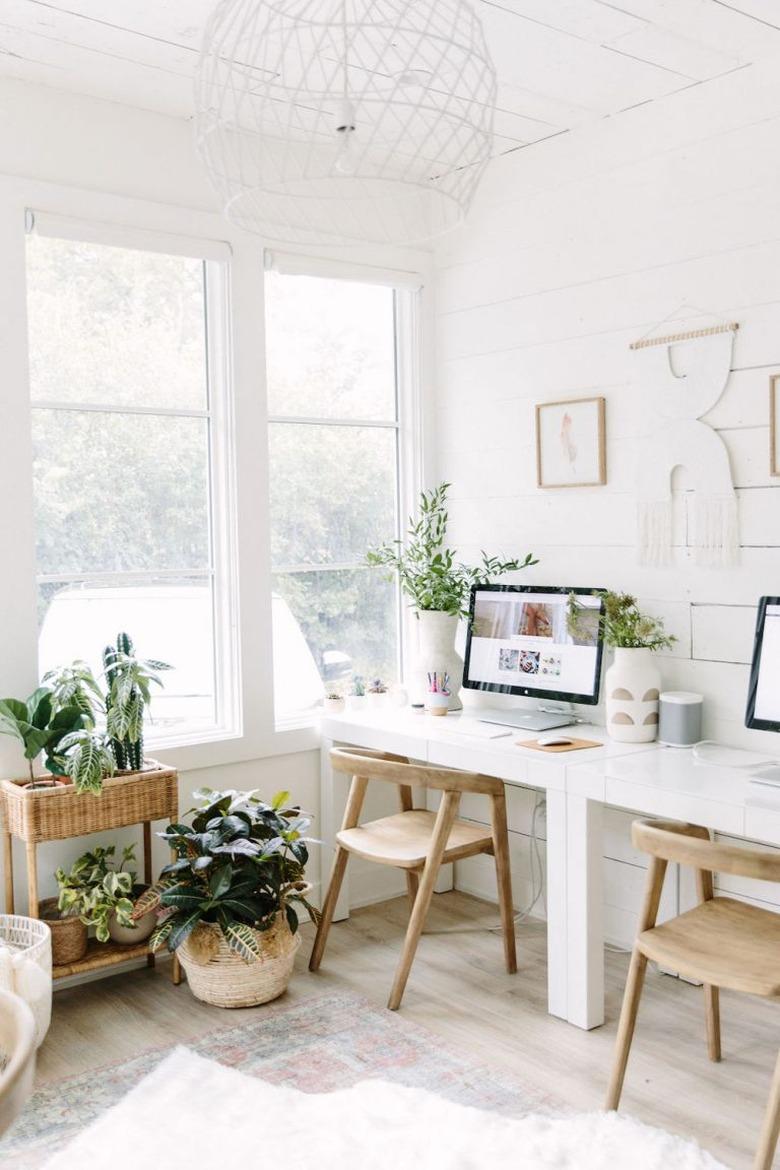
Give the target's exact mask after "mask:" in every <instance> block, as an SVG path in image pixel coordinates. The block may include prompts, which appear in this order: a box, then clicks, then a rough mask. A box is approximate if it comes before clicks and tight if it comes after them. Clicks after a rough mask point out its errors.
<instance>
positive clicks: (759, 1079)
mask: <svg viewBox="0 0 780 1170" xmlns="http://www.w3.org/2000/svg"><path fill="white" fill-rule="evenodd" d="M407 917H408V901H407V899H406V898H397V899H394V900H393V901H391V902H385V903H382V904H380V905H377V906H370V907H367V908H365V909H362V910H358V911H356V912H355V913H353V915H352V917H351V918H350V919H349V920H348V921H346V922H339V923H336V924H335V925H334V926H333V929H332V931H331V935H330V939H329V944H328V950H327V953H326V955H325V960H324V962H323V965H322V968H321V969H320V971H319V973H318V974H316V975H311V974H309V972H308V971H307V970H306V966H307V963H308V958H309V950H310V948H311V943H312V940H313V937H314V932H313V929H312V928H311V926H309V925H306V926H304V927H303V931H304V936H305V937H304V945H303V946H302V947H301V949H300V951H299V954H298V958H297V963H296V977H295V979H294V981H293V983H292V985H291V988H290V991H289V993H288V994H289V996H290V998H291V999H295V1000H300V999H304V998H305V997H307V996H313V995H321V994H323V992H326V991H330V990H334V991H335V990H339V989H345V988H351V989H352V990H354V991H356V992H358V993H359V994H361V995H363V996H364V997H365V998H366V999H368V1000H370V1001H371V1002H372V1003H376V1004H377V1006H384V1003H385V1001H386V999H387V994H388V991H389V988H390V984H391V982H392V977H393V971H394V969H395V964H396V961H397V958H398V955H399V953H400V947H401V943H402V940H403V936H404V931H405V927H406V922H407ZM484 924H495V925H498V914H497V911H496V909H495V907H493V906H490V905H487V904H486V903H484V902H480V901H478V900H477V899H475V898H471V897H469V896H468V895H466V894H462V893H456V892H450V893H446V894H438V895H436V896H435V897H434V900H433V905H432V907H431V913H430V917H429V924H428V929H427V930H426V932H425V933H424V934H423V937H422V939H421V942H420V946H419V949H418V952H417V956H416V959H415V963H414V966H413V968H412V973H411V977H410V980H409V984H408V987H407V990H406V995H405V997H404V1002H403V1005H402V1008H401V1012H400V1014H401V1016H402V1017H405V1018H407V1019H410V1020H413V1021H415V1022H416V1023H418V1024H420V1025H422V1026H423V1027H426V1028H428V1029H429V1030H430V1031H432V1032H434V1033H436V1034H437V1035H440V1036H441V1037H442V1038H443V1039H444V1040H445V1041H446V1042H447V1043H448V1044H449V1045H451V1046H452V1047H454V1048H455V1049H457V1050H459V1051H460V1052H461V1053H462V1054H464V1055H466V1056H470V1057H471V1058H472V1059H473V1060H475V1061H479V1062H485V1063H487V1064H489V1065H494V1066H501V1067H503V1068H506V1069H508V1070H509V1071H510V1072H512V1073H513V1074H514V1075H515V1076H516V1077H517V1078H518V1079H520V1080H522V1081H524V1082H526V1083H528V1084H529V1085H532V1086H533V1087H535V1088H537V1089H539V1090H540V1091H541V1092H543V1093H545V1094H547V1095H549V1096H551V1097H554V1098H556V1099H558V1100H560V1101H562V1102H563V1103H564V1104H565V1105H567V1106H569V1107H571V1108H574V1109H582V1110H590V1109H598V1108H600V1107H601V1104H602V1101H603V1098H604V1092H605V1087H606V1083H607V1078H608V1075H609V1069H610V1064H611V1060H612V1050H613V1045H614V1040H615V1031H616V1025H617V1017H618V1012H619V1009H620V1001H621V996H622V990H623V984H624V982H625V976H626V971H627V967H628V956H627V955H624V954H618V953H615V952H611V951H610V952H608V953H607V957H606V967H607V980H606V984H607V1023H606V1024H605V1025H604V1027H603V1028H599V1029H597V1030H595V1031H593V1032H582V1031H580V1030H578V1029H576V1028H572V1027H571V1026H570V1025H568V1024H566V1023H563V1022H562V1021H560V1020H556V1019H553V1018H552V1017H551V1016H548V1015H547V1008H546V999H547V989H546V937H545V929H544V926H543V924H541V923H538V922H529V923H527V924H523V925H521V926H519V927H518V936H517V941H518V947H517V950H518V972H517V974H516V975H508V974H506V972H505V970H504V962H503V952H502V943H501V935H500V933H499V932H498V931H496V932H494V933H489V932H487V931H486V930H483V929H474V928H475V927H480V926H482V925H484ZM701 1000H702V989H701V988H700V987H694V986H692V985H690V984H688V983H683V982H681V981H679V980H677V979H673V978H670V977H668V976H664V975H660V974H658V973H657V972H656V971H653V970H650V971H649V972H648V976H647V982H646V986H645V992H644V995H643V998H642V1003H641V1006H640V1010H639V1019H638V1023H637V1030H636V1036H635V1040H634V1044H633V1049H632V1052H631V1058H630V1060H629V1064H628V1073H627V1076H626V1084H625V1090H624V1093H623V1099H622V1104H621V1108H622V1109H623V1110H625V1111H626V1112H630V1113H632V1114H634V1115H635V1116H636V1117H638V1118H640V1119H641V1120H642V1121H645V1122H647V1123H648V1124H651V1125H658V1126H661V1127H663V1128H665V1129H668V1130H671V1131H673V1132H675V1133H679V1134H682V1135H684V1136H688V1137H695V1138H696V1139H697V1140H698V1141H700V1142H701V1144H702V1145H703V1146H704V1147H705V1148H707V1149H709V1150H710V1151H711V1152H712V1153H713V1154H714V1155H715V1156H716V1157H719V1158H721V1159H722V1160H723V1161H724V1162H725V1163H726V1164H727V1165H729V1166H730V1167H733V1170H747V1167H749V1166H750V1163H751V1158H752V1153H753V1150H754V1149H755V1146H756V1143H757V1140H758V1134H759V1130H760V1126H761V1120H762V1116H763V1112H764V1106H765V1103H766V1099H767V1095H768V1093H769V1087H770V1082H771V1078H772V1072H773V1069H774V1065H775V1060H776V1057H777V1045H778V1035H780V1006H779V1005H777V1004H776V1003H770V1002H767V1001H763V1000H758V999H753V998H751V997H748V996H744V995H736V994H732V993H724V994H723V996H722V1000H721V1012H722V1019H723V1062H722V1063H721V1064H713V1063H711V1062H710V1061H708V1060H707V1052H706V1044H705V1036H704V1015H703V1006H702V1002H701ZM260 1010H262V1009H257V1008H254V1009H252V1008H250V1009H242V1010H237V1011H225V1010H221V1009H219V1008H211V1007H208V1006H206V1005H205V1004H201V1003H199V1002H198V1001H197V1000H195V999H193V997H192V996H191V995H190V994H189V992H188V990H187V987H186V985H182V986H181V987H178V988H177V987H174V986H172V984H171V983H170V980H169V979H168V978H167V971H166V969H165V964H161V969H160V970H158V971H157V972H155V971H153V970H148V969H146V968H143V969H141V970H135V971H131V972H129V973H125V974H117V975H114V976H112V977H110V978H107V979H103V980H101V981H100V982H95V983H90V984H85V985H82V986H79V987H71V988H67V989H63V990H61V991H58V992H57V993H56V995H55V1007H54V1019H53V1023H52V1028H51V1032H50V1034H49V1037H48V1038H47V1040H46V1043H45V1045H44V1047H43V1048H42V1050H41V1052H40V1056H39V1071H38V1075H39V1078H40V1079H41V1080H50V1079H52V1078H60V1077H64V1076H69V1075H71V1074H73V1073H77V1072H80V1071H86V1070H89V1069H92V1068H96V1067H99V1066H101V1065H105V1064H109V1063H113V1062H115V1061H120V1060H123V1059H126V1058H128V1057H130V1056H133V1055H135V1054H136V1053H138V1052H141V1051H143V1050H144V1049H147V1048H150V1047H156V1046H164V1045H167V1044H172V1043H177V1042H182V1043H186V1042H187V1041H188V1040H189V1039H192V1038H194V1037H197V1036H199V1035H202V1034H203V1033H204V1032H206V1031H211V1030H213V1029H215V1028H219V1027H226V1028H228V1027H232V1026H234V1025H235V1024H237V1023H239V1022H240V1021H241V1019H242V1018H247V1017H253V1016H254V1014H255V1013H256V1012H257V1011H260Z"/></svg>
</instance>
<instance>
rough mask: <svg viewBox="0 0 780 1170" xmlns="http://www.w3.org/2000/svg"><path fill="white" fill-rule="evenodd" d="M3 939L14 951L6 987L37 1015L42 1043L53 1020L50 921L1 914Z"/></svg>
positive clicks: (38, 1040) (37, 1040)
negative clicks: (9, 978) (10, 978)
mask: <svg viewBox="0 0 780 1170" xmlns="http://www.w3.org/2000/svg"><path fill="white" fill-rule="evenodd" d="M0 942H2V943H3V944H4V946H6V947H8V949H9V950H10V952H11V955H12V967H13V976H12V981H13V986H12V987H11V986H6V987H5V988H4V990H6V991H11V992H13V993H14V994H16V995H18V996H20V997H21V998H22V999H23V1000H24V1001H25V1003H26V1004H27V1005H28V1006H29V1008H30V1010H31V1011H32V1014H33V1017H34V1019H35V1039H36V1043H37V1044H38V1045H40V1044H42V1043H43V1039H44V1037H45V1035H46V1033H47V1032H48V1030H49V1024H50V1023H51V949H52V947H51V931H50V930H49V926H48V923H46V922H41V921H40V919H38V918H26V917H24V916H23V915H21V914H0ZM6 975H8V972H6ZM10 981H11V980H7V982H9V983H10Z"/></svg>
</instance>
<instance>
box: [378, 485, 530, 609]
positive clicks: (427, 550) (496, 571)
mask: <svg viewBox="0 0 780 1170" xmlns="http://www.w3.org/2000/svg"><path fill="white" fill-rule="evenodd" d="M450 486H451V485H450V484H448V483H440V484H439V486H438V487H437V488H434V489H433V491H430V492H425V491H423V492H420V504H419V516H418V519H417V520H414V519H413V518H412V517H410V519H409V530H408V533H407V536H408V539H407V540H406V541H405V542H404V541H402V540H393V541H391V542H389V543H388V544H384V545H382V546H381V548H377V549H372V550H371V551H370V552H369V553H368V554H367V556H366V562H367V563H368V564H369V565H372V566H374V565H380V566H382V565H383V566H386V567H387V568H388V569H391V570H393V572H397V573H398V578H399V581H400V584H401V589H402V590H403V592H404V593H405V594H406V595H407V597H409V598H410V599H411V601H412V604H413V606H414V608H415V609H416V610H417V611H418V612H419V611H421V610H422V611H425V610H436V611H437V612H439V613H448V614H451V615H453V616H457V617H463V618H466V617H468V600H469V594H470V591H471V587H472V585H485V584H487V583H488V582H489V581H492V580H494V579H495V578H496V577H500V576H502V575H503V574H504V573H514V572H516V571H517V570H519V569H526V568H528V566H529V565H536V564H538V561H537V560H536V559H535V558H534V557H533V556H532V555H531V554H530V553H528V554H527V555H526V556H525V557H524V558H523V559H522V560H519V559H516V558H513V559H512V560H506V561H505V560H502V559H501V558H500V557H490V556H488V554H487V553H486V552H483V553H482V554H481V556H482V561H481V563H480V564H479V565H464V564H463V563H462V562H460V561H457V560H456V559H455V556H456V554H455V551H454V549H451V548H447V547H446V546H445V543H444V542H445V539H446V536H447V521H448V518H449V517H448V513H447V493H448V491H449V489H450ZM391 579H392V578H391Z"/></svg>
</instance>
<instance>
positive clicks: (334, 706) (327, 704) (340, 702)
mask: <svg viewBox="0 0 780 1170" xmlns="http://www.w3.org/2000/svg"><path fill="white" fill-rule="evenodd" d="M346 705H347V704H346V702H345V701H344V699H343V697H342V696H341V695H340V696H339V697H338V698H337V699H329V698H328V697H327V695H326V696H325V698H324V699H323V700H322V708H323V710H324V711H325V714H326V715H340V714H341V712H342V711H343V710H344V709H345V707H346Z"/></svg>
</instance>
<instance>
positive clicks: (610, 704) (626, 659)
mask: <svg viewBox="0 0 780 1170" xmlns="http://www.w3.org/2000/svg"><path fill="white" fill-rule="evenodd" d="M604 683H605V694H606V704H607V732H608V733H609V737H610V739H615V740H617V741H618V742H619V743H650V742H651V740H654V739H655V737H656V735H657V734H658V696H659V694H660V691H661V672H660V671H659V669H658V667H657V666H656V664H655V659H654V656H653V651H652V650H648V649H646V648H630V647H623V646H618V647H616V648H615V660H614V662H613V663H612V665H611V666H610V668H609V670H608V671H607V672H606V674H605V676H604Z"/></svg>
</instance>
